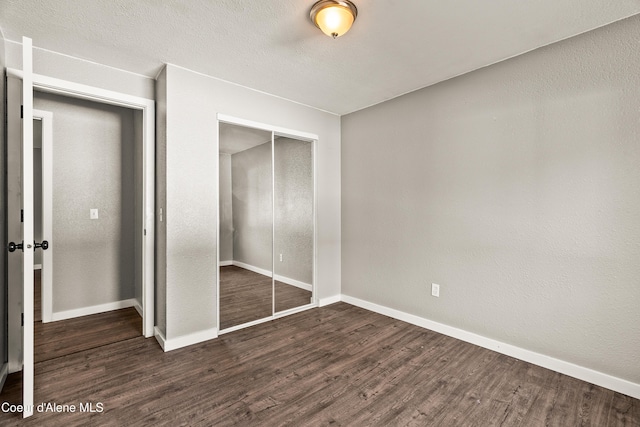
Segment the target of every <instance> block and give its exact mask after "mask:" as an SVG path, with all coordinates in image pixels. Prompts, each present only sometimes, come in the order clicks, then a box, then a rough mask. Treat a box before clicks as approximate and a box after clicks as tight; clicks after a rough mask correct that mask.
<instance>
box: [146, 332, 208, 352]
mask: <svg viewBox="0 0 640 427" xmlns="http://www.w3.org/2000/svg"><path fill="white" fill-rule="evenodd" d="M155 336H156V340H157V341H158V343H159V344H160V347H162V350H164V351H165V352H167V351H171V350H177V349H179V348H183V347H188V346H190V345H193V344H199V343H201V342H204V341H209V340H212V339H214V338H218V328H211V329H207V330H204V331H200V332H194V333H192V334H188V335H183V336H181V337H177V338H171V339H167V338H166V337H165V336H164V334H163V333H162V332H161V331H160V330H159V329H158V327H157V326H156V328H155Z"/></svg>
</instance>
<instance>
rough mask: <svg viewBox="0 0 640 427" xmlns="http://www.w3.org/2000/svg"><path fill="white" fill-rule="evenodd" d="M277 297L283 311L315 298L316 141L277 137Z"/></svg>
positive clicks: (274, 156) (275, 199)
mask: <svg viewBox="0 0 640 427" xmlns="http://www.w3.org/2000/svg"><path fill="white" fill-rule="evenodd" d="M273 147H274V150H273V158H274V235H273V241H274V253H275V257H274V258H275V260H274V268H273V271H274V281H275V286H274V299H275V311H276V312H281V311H286V310H289V309H292V308H296V307H300V306H303V305H306V304H309V303H311V302H312V290H313V286H312V283H313V258H314V257H313V235H314V229H313V203H314V199H313V143H312V142H311V141H301V140H298V139H293V138H289V137H286V136H278V135H277V134H276V135H275V138H274V146H273Z"/></svg>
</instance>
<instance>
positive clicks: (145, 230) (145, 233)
mask: <svg viewBox="0 0 640 427" xmlns="http://www.w3.org/2000/svg"><path fill="white" fill-rule="evenodd" d="M144 235H145V236H146V235H147V229H146V228H145V229H144Z"/></svg>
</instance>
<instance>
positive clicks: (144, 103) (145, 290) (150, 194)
mask: <svg viewBox="0 0 640 427" xmlns="http://www.w3.org/2000/svg"><path fill="white" fill-rule="evenodd" d="M7 76H12V77H17V78H19V79H22V77H23V73H22V71H21V70H16V69H13V68H7ZM33 88H34V89H37V90H40V91H43V92H50V93H57V94H61V95H65V96H71V97H74V98H80V99H87V100H92V101H96V102H100V103H103V104H111V105H118V106H121V107H126V108H131V109H134V110H141V111H142V122H143V130H142V137H143V170H144V173H143V179H142V181H143V183H142V185H143V199H144V203H143V213H142V216H143V218H142V223H143V225H144V226H143V230H142V233H143V236H142V242H143V243H142V262H143V264H144V267H143V270H142V282H143V286H142V301H141V303H142V312H143V315H142V318H143V322H142V323H143V325H142V329H143V334H144V336H145V337H147V338H148V337H152V336H153V335H154V331H153V328H154V317H153V316H154V282H155V277H154V271H155V268H154V245H155V215H154V209H155V101H154V100H153V99H147V98H141V97H137V96H133V95H128V94H125V93H120V92H114V91H111V90H106V89H102V88H97V87H94V86H87V85H83V84H79V83H75V82H70V81H67V80H61V79H56V78H53V77H48V76H43V75H41V74H33ZM53 244H55V243H53Z"/></svg>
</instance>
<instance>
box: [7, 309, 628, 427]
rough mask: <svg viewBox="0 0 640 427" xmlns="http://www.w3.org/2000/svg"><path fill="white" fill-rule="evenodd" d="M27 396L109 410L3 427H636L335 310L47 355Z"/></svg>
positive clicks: (606, 405)
mask: <svg viewBox="0 0 640 427" xmlns="http://www.w3.org/2000/svg"><path fill="white" fill-rule="evenodd" d="M94 338H95V337H94ZM92 339H93V338H92ZM16 384H19V381H16V376H15V374H12V375H10V378H9V380H8V382H7V386H5V390H4V391H3V393H2V395H0V401H10V402H19V401H20V393H19V391H20V390H19V387H16ZM35 397H36V401H37V402H58V403H75V404H78V403H79V402H93V403H97V402H101V403H103V404H104V407H105V410H104V412H103V413H94V414H88V413H36V414H35V415H34V416H33V417H32V418H30V419H28V420H24V421H23V420H21V419H20V418H19V416H18V415H17V414H6V413H0V425H3V426H4V425H8V426H13V425H16V426H17V425H27V426H29V425H47V426H58V425H60V426H84V425H100V426H102V425H128V426H144V425H160V426H163V425H167V426H175V425H189V426H192V425H193V426H198V425H202V426H210V425H216V426H234V425H241V426H253V425H255V426H281V425H294V426H300V425H343V426H354V425H357V426H360V425H372V426H409V425H413V426H425V425H447V426H449V425H451V426H457V425H477V426H489V425H503V426H538V425H541V426H547V425H548V426H569V425H571V426H572V425H587V426H588V425H591V426H629V425H636V426H637V425H640V412H639V408H640V405H639V403H640V402H639V401H638V399H632V398H630V397H628V396H624V395H621V394H619V393H615V392H613V391H611V390H607V389H604V388H602V387H598V386H595V385H592V384H589V383H586V382H583V381H579V380H577V379H574V378H570V377H567V376H564V375H561V374H558V373H555V372H552V371H549V370H546V369H544V368H541V367H538V366H534V365H531V364H529V363H526V362H523V361H520V360H516V359H513V358H511V357H508V356H505V355H502V354H498V353H495V352H492V351H490V350H486V349H483V348H480V347H477V346H474V345H471V344H467V343H464V342H461V341H458V340H455V339H453V338H449V337H446V336H443V335H440V334H437V333H435V332H432V331H428V330H425V329H422V328H419V327H416V326H413V325H409V324H406V323H403V322H400V321H397V320H394V319H391V318H388V317H385V316H381V315H378V314H375V313H371V312H367V311H366V310H362V309H360V308H357V307H353V306H349V305H348V304H344V303H337V304H333V305H330V306H327V307H323V308H319V309H313V310H309V311H305V312H302V313H297V314H295V315H291V316H288V317H285V318H281V319H278V320H274V321H271V322H267V323H263V324H260V325H257V326H255V327H252V328H247V329H244V330H240V331H236V332H233V333H229V334H225V335H222V336H220V337H219V338H217V339H215V340H211V341H208V342H205V343H201V344H198V345H194V346H190V347H187V348H183V349H179V350H175V351H172V352H168V353H164V352H163V351H162V350H161V348H160V347H159V345H158V344H157V342H156V341H155V340H154V339H145V338H143V337H141V336H137V337H133V338H129V339H125V340H122V341H119V342H114V343H110V344H107V345H103V346H98V347H93V348H88V349H86V350H81V351H77V352H73V353H71V354H68V355H65V356H61V357H56V358H52V359H49V360H43V361H40V362H38V363H37V364H36V393H35Z"/></svg>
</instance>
